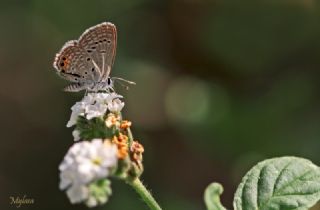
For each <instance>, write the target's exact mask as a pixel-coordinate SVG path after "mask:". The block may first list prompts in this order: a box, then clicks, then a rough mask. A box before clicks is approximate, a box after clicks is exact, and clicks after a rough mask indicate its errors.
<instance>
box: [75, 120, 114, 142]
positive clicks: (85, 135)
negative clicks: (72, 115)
mask: <svg viewBox="0 0 320 210" xmlns="http://www.w3.org/2000/svg"><path fill="white" fill-rule="evenodd" d="M75 129H76V130H79V131H80V137H81V139H86V140H91V139H94V138H102V139H105V138H112V137H113V136H114V135H115V134H116V132H117V131H116V129H115V128H108V127H107V126H106V125H105V122H104V120H103V119H101V118H93V119H91V120H87V119H86V118H85V117H78V121H77V125H76V128H75Z"/></svg>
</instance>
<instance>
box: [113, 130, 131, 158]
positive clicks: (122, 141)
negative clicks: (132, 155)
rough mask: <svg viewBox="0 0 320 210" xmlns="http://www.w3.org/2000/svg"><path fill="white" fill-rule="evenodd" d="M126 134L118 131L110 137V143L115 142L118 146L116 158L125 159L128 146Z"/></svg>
mask: <svg viewBox="0 0 320 210" xmlns="http://www.w3.org/2000/svg"><path fill="white" fill-rule="evenodd" d="M128 140H129V139H128V136H126V135H124V134H122V133H120V134H119V136H118V137H117V136H114V137H113V138H112V143H114V144H116V145H117V147H118V158H119V159H125V158H126V157H127V156H128V152H129V146H128Z"/></svg>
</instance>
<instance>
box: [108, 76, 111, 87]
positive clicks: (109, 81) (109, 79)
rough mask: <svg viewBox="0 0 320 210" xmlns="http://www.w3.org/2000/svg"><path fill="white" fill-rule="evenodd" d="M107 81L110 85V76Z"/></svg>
mask: <svg viewBox="0 0 320 210" xmlns="http://www.w3.org/2000/svg"><path fill="white" fill-rule="evenodd" d="M107 83H108V85H111V78H110V77H108V80H107Z"/></svg>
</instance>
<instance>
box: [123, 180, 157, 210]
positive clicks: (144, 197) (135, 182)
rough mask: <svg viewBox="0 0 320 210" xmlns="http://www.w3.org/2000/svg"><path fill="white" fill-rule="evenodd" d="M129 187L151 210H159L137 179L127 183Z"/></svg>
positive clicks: (155, 202)
mask: <svg viewBox="0 0 320 210" xmlns="http://www.w3.org/2000/svg"><path fill="white" fill-rule="evenodd" d="M128 184H129V185H131V186H132V187H133V189H135V191H136V192H137V193H138V194H139V195H140V196H141V198H142V200H143V201H144V202H145V203H146V204H147V205H148V206H149V208H150V209H151V210H161V207H160V206H159V204H158V203H157V201H156V200H155V199H154V198H153V197H152V195H151V193H150V192H149V191H148V190H147V189H146V187H145V186H144V185H143V184H142V182H141V181H140V179H139V178H137V179H135V180H133V181H131V182H128Z"/></svg>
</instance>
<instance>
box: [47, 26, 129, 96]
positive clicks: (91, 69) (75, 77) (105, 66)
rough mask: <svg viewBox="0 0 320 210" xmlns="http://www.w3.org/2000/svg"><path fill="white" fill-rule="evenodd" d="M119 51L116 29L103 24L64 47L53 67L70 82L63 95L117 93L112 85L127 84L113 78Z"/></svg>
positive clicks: (57, 55)
mask: <svg viewBox="0 0 320 210" xmlns="http://www.w3.org/2000/svg"><path fill="white" fill-rule="evenodd" d="M116 47H117V29H116V26H115V25H114V24H112V23H110V22H103V23H100V24H98V25H96V26H93V27H91V28H89V29H87V30H86V31H85V32H84V33H83V34H82V35H81V36H80V38H79V39H78V40H71V41H68V42H66V43H65V44H64V46H63V47H62V49H61V50H60V52H59V53H57V54H56V56H55V59H54V62H53V67H54V68H55V70H56V72H57V73H58V75H59V76H61V77H62V78H64V79H66V80H68V81H71V82H72V83H71V84H69V85H68V86H67V87H65V88H64V91H67V92H78V91H81V90H86V91H93V92H98V91H101V90H102V91H107V92H110V91H114V89H113V81H114V80H120V81H124V82H127V83H129V84H135V83H134V82H131V81H127V80H125V79H122V78H118V77H113V78H111V77H110V72H111V68H112V65H113V63H114V59H115V55H116Z"/></svg>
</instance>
